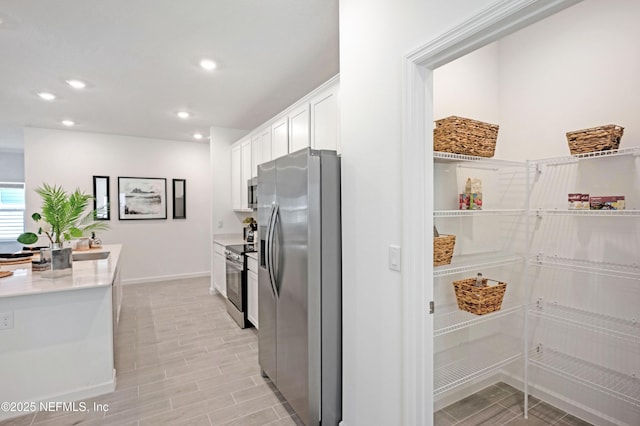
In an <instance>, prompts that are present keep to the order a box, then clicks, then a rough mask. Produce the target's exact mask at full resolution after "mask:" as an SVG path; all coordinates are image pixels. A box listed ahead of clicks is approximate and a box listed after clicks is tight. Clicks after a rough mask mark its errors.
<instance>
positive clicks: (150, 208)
mask: <svg viewBox="0 0 640 426" xmlns="http://www.w3.org/2000/svg"><path fill="white" fill-rule="evenodd" d="M118 205H119V209H118V213H119V214H118V218H119V219H120V220H142V219H166V218H167V180H166V179H164V178H139V177H118Z"/></svg>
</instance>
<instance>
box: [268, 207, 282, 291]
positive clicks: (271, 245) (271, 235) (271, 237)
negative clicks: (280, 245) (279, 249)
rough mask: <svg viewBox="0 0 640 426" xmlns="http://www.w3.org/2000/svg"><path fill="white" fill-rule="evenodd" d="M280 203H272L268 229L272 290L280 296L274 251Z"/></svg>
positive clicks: (269, 269) (269, 268)
mask: <svg viewBox="0 0 640 426" xmlns="http://www.w3.org/2000/svg"><path fill="white" fill-rule="evenodd" d="M278 210H279V206H278V203H276V202H273V204H272V205H271V217H270V218H269V228H268V230H267V233H268V236H267V270H268V271H269V282H270V284H271V291H273V295H274V296H276V297H278V286H277V285H276V281H277V273H276V267H275V264H276V262H275V261H274V258H275V252H274V246H275V244H274V241H275V238H274V236H275V235H274V234H275V229H276V223H277V218H278Z"/></svg>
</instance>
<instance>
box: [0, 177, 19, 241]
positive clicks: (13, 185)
mask: <svg viewBox="0 0 640 426" xmlns="http://www.w3.org/2000/svg"><path fill="white" fill-rule="evenodd" d="M24 208H25V206H24V183H18V182H0V241H15V240H16V238H18V236H19V235H20V234H22V233H23V232H24Z"/></svg>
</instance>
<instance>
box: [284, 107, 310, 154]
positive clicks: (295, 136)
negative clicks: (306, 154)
mask: <svg viewBox="0 0 640 426" xmlns="http://www.w3.org/2000/svg"><path fill="white" fill-rule="evenodd" d="M308 146H310V143H309V104H307V103H305V104H304V105H302V106H301V107H299V108H297V109H295V110H293V111H292V112H291V113H290V114H289V152H296V151H298V150H301V149H302V148H306V147H308Z"/></svg>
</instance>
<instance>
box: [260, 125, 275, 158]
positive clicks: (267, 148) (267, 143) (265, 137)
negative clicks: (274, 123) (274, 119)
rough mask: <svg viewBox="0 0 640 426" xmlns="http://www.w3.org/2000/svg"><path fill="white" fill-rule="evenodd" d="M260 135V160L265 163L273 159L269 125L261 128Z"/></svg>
mask: <svg viewBox="0 0 640 426" xmlns="http://www.w3.org/2000/svg"><path fill="white" fill-rule="evenodd" d="M260 135H261V136H260V139H262V162H263V163H265V162H267V161H271V160H273V155H272V154H271V127H267V128H266V129H262V132H260Z"/></svg>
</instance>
